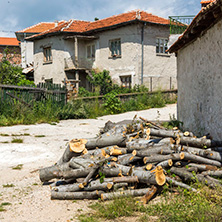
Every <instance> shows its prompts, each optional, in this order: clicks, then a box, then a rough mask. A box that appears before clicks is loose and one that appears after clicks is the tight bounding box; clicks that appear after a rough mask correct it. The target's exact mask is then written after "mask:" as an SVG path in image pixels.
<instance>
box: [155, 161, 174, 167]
mask: <svg viewBox="0 0 222 222" xmlns="http://www.w3.org/2000/svg"><path fill="white" fill-rule="evenodd" d="M172 165H173V160H172V159H168V160H164V161H162V162H160V163H158V164H157V166H161V167H163V168H164V169H166V168H169V167H171V166H172Z"/></svg>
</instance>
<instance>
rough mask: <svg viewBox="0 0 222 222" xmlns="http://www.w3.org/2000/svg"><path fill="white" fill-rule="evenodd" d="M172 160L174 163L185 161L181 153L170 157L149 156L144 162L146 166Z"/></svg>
mask: <svg viewBox="0 0 222 222" xmlns="http://www.w3.org/2000/svg"><path fill="white" fill-rule="evenodd" d="M169 159H172V160H174V161H176V160H181V159H183V154H181V153H174V154H170V155H159V154H157V155H154V156H148V157H144V158H143V162H144V163H145V164H147V163H154V162H162V161H165V160H169Z"/></svg>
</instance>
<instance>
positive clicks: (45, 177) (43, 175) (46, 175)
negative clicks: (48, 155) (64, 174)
mask: <svg viewBox="0 0 222 222" xmlns="http://www.w3.org/2000/svg"><path fill="white" fill-rule="evenodd" d="M69 170H71V168H70V167H69V163H63V164H60V165H54V166H50V167H45V168H42V169H40V170H39V178H40V180H41V181H42V182H47V181H49V180H51V179H54V178H61V177H60V176H58V175H59V173H60V172H61V171H69Z"/></svg>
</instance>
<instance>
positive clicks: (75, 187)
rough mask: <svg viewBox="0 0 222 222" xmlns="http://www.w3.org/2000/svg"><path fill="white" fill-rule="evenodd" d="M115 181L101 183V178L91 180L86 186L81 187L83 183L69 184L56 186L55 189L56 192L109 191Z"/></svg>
mask: <svg viewBox="0 0 222 222" xmlns="http://www.w3.org/2000/svg"><path fill="white" fill-rule="evenodd" d="M113 185H114V183H113V182H111V181H109V182H103V183H101V182H100V180H95V181H91V182H90V183H89V184H88V185H87V186H86V187H83V188H82V187H81V183H75V184H68V185H63V186H59V187H55V188H54V190H55V191H56V192H77V191H95V190H103V191H107V190H110V189H111V188H112V187H113Z"/></svg>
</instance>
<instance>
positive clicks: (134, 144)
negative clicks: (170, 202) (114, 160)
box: [126, 138, 160, 152]
mask: <svg viewBox="0 0 222 222" xmlns="http://www.w3.org/2000/svg"><path fill="white" fill-rule="evenodd" d="M159 141H160V139H153V140H146V139H143V138H140V139H136V140H133V141H130V142H129V141H128V142H126V148H127V151H128V152H132V151H133V150H142V149H146V148H148V147H152V146H154V144H157V143H158V142H159Z"/></svg>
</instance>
